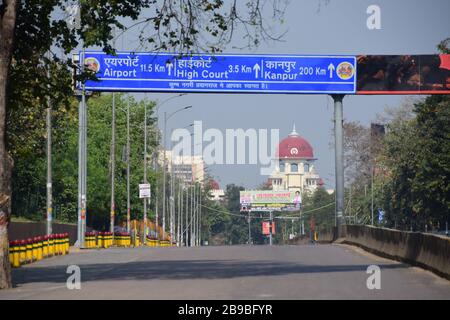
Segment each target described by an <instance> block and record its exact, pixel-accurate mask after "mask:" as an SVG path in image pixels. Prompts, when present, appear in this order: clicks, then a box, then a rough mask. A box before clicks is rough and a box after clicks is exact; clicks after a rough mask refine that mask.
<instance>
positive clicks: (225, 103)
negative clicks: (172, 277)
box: [119, 0, 450, 188]
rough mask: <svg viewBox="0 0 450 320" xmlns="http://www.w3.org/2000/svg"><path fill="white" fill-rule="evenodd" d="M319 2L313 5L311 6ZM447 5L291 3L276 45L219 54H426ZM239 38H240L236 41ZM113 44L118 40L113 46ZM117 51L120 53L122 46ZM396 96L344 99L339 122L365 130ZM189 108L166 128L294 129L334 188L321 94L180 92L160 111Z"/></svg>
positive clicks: (230, 177)
mask: <svg viewBox="0 0 450 320" xmlns="http://www.w3.org/2000/svg"><path fill="white" fill-rule="evenodd" d="M319 4H320V6H319ZM370 5H378V6H379V7H380V9H381V29H379V30H369V29H368V28H367V25H366V20H367V18H368V17H369V14H367V13H366V10H367V8H368V6H370ZM449 13H450V1H448V0H427V1H424V0H423V1H411V0H396V1H392V0H378V1H375V0H371V1H367V0H345V1H344V0H330V1H326V0H322V1H319V0H316V1H313V0H301V1H300V0H295V1H294V0H293V1H290V4H289V6H288V10H287V11H286V14H285V22H284V24H283V25H282V26H280V30H286V31H287V33H286V34H285V36H284V37H283V41H282V42H273V43H262V44H261V45H260V46H259V47H258V48H257V49H255V50H251V51H250V50H248V49H247V50H238V49H235V48H234V47H235V46H239V45H240V44H241V43H242V39H241V38H242V35H239V34H236V38H235V40H234V42H232V43H231V44H230V46H228V47H227V48H225V50H224V53H240V54H243V53H252V54H258V53H260V54H263V53H265V54H323V55H333V54H339V55H357V54H434V53H437V49H436V46H437V44H438V43H439V42H440V41H442V40H443V39H445V38H449V37H450V18H449ZM240 37H241V38H240ZM119 43H120V42H119ZM120 49H122V50H127V49H128V48H127V45H126V42H125V44H124V41H122V48H120ZM135 95H136V97H137V98H143V97H147V98H148V99H152V100H158V101H164V100H165V99H167V98H169V97H171V96H174V94H165V93H146V94H135ZM404 98H405V97H404V96H387V95H384V96H349V95H347V96H346V97H345V99H344V119H345V120H347V121H359V122H360V123H361V124H363V125H370V122H371V121H373V120H375V117H376V115H377V114H378V113H380V112H382V111H383V109H384V108H385V107H386V106H398V105H399V104H400V103H401V101H402V100H403V99H404ZM188 105H192V106H193V107H192V109H189V110H186V111H183V112H179V113H177V114H176V115H174V116H173V117H172V118H171V119H170V120H169V121H168V124H167V128H168V131H169V132H170V129H171V128H184V127H186V126H187V125H189V124H191V123H193V122H194V121H202V124H203V130H206V129H208V128H216V129H219V130H220V131H221V132H223V133H225V130H226V129H237V128H242V129H244V130H246V129H249V128H254V129H279V132H280V139H282V138H284V137H286V136H287V135H288V134H289V133H290V131H291V130H292V125H293V123H295V125H296V129H297V132H298V133H299V134H300V135H301V136H302V137H303V138H305V139H306V140H308V141H309V143H310V144H311V145H312V147H313V149H314V156H315V158H317V161H316V164H315V165H316V169H317V171H318V173H319V175H320V176H321V177H322V178H323V179H324V182H325V184H326V187H327V188H334V149H332V148H331V147H330V143H331V142H332V141H333V140H334V137H333V135H332V131H333V122H332V120H333V101H332V99H331V98H330V97H328V96H326V95H283V94H269V95H268V94H264V95H263V94H260V95H259V94H198V93H195V94H188V95H185V96H182V97H179V98H176V99H172V100H170V101H168V102H167V103H165V104H164V105H162V106H161V108H160V112H159V119H160V121H159V125H160V127H161V128H162V125H163V121H162V117H163V112H164V111H166V112H168V113H170V112H173V111H175V110H177V109H179V108H181V107H184V106H188ZM208 172H209V173H210V174H211V175H212V176H213V177H214V178H215V179H216V181H218V182H219V184H220V186H221V187H222V188H225V186H226V184H229V183H235V184H237V185H242V186H244V187H246V188H256V187H257V186H258V185H260V184H261V183H262V182H264V181H266V180H267V178H268V176H262V175H261V174H260V167H259V166H258V165H237V164H235V165H208Z"/></svg>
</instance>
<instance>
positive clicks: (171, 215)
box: [169, 130, 175, 242]
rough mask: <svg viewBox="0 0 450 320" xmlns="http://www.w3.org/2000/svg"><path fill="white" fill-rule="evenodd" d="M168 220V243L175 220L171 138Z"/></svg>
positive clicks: (172, 232)
mask: <svg viewBox="0 0 450 320" xmlns="http://www.w3.org/2000/svg"><path fill="white" fill-rule="evenodd" d="M172 133H173V130H170V136H171V137H172ZM169 183H170V195H169V199H170V202H169V204H170V207H169V210H170V219H169V224H170V226H169V230H170V241H171V242H172V241H173V239H174V236H175V230H174V218H175V197H174V188H173V187H174V186H173V183H174V181H173V150H172V138H170V181H169Z"/></svg>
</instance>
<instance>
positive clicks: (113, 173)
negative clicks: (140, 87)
mask: <svg viewBox="0 0 450 320" xmlns="http://www.w3.org/2000/svg"><path fill="white" fill-rule="evenodd" d="M111 121H112V124H111V214H110V228H109V231H110V232H111V233H112V234H113V240H114V223H115V221H114V220H115V215H116V204H115V199H114V197H115V179H116V94H115V93H114V92H113V94H112V120H111Z"/></svg>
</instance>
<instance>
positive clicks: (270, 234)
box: [269, 211, 273, 245]
mask: <svg viewBox="0 0 450 320" xmlns="http://www.w3.org/2000/svg"><path fill="white" fill-rule="evenodd" d="M272 226H273V212H272V211H270V226H269V230H270V233H269V244H270V245H272V241H273V240H272Z"/></svg>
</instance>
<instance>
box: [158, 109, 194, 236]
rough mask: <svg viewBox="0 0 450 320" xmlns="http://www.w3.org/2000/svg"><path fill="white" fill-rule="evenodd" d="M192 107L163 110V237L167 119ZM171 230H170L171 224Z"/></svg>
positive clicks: (164, 228)
mask: <svg viewBox="0 0 450 320" xmlns="http://www.w3.org/2000/svg"><path fill="white" fill-rule="evenodd" d="M190 108H192V106H187V107H184V108H180V109H178V110H176V111H174V112H172V113H170V114H169V115H167V112H164V135H163V147H164V157H163V212H162V214H163V216H162V224H163V225H162V229H163V238H165V232H166V169H167V168H166V167H167V164H166V159H167V154H166V135H167V131H166V128H167V121H168V120H169V119H170V118H171V117H172V116H174V115H175V114H176V113H178V112H180V111H183V110H187V109H190ZM171 230H172V226H171Z"/></svg>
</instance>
